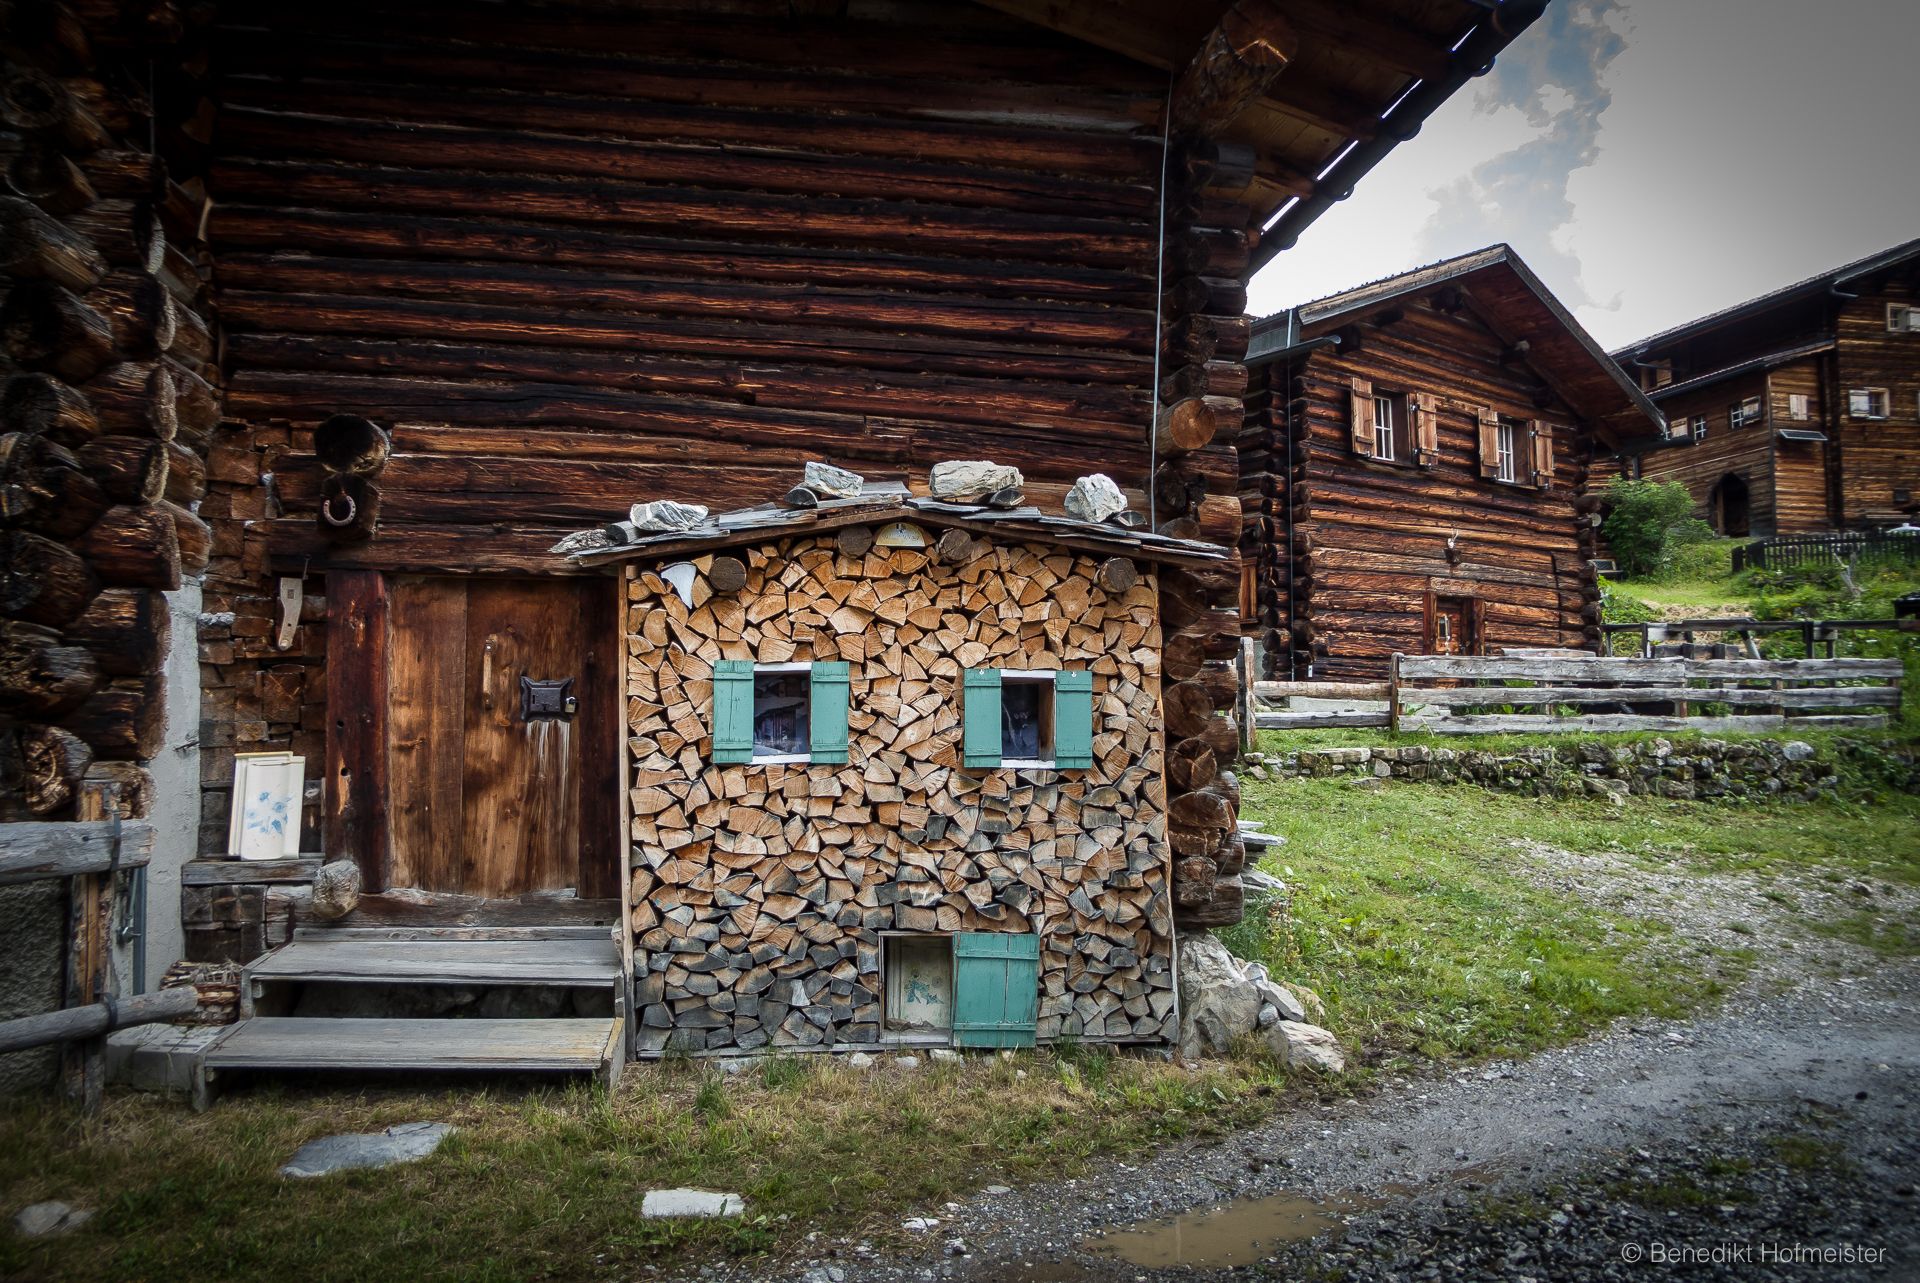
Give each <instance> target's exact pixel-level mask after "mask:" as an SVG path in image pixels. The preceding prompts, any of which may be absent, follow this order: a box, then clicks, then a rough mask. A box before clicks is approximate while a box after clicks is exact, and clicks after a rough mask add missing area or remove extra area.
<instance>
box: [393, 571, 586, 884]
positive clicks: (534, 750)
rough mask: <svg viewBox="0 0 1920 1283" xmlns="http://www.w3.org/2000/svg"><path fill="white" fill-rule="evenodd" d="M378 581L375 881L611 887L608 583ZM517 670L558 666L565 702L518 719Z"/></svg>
mask: <svg viewBox="0 0 1920 1283" xmlns="http://www.w3.org/2000/svg"><path fill="white" fill-rule="evenodd" d="M389 592H390V606H389V610H390V619H391V624H390V634H389V677H388V692H389V698H388V739H387V747H388V780H389V786H388V797H387V814H388V818H389V823H390V825H391V830H390V831H391V853H390V856H389V860H390V865H389V877H388V884H389V885H390V886H393V887H411V888H415V889H418V890H422V891H441V892H453V893H459V894H463V895H473V896H482V897H486V898H491V899H501V898H508V897H513V896H521V895H528V894H536V893H556V892H560V893H564V892H566V891H569V890H571V891H573V892H575V893H576V894H578V895H579V896H581V897H583V898H606V897H611V896H614V895H616V894H617V893H618V884H617V883H616V882H615V881H614V877H615V876H616V872H617V868H618V861H617V857H616V855H615V852H616V849H617V846H618V832H617V825H618V809H617V797H618V794H617V792H616V789H617V770H618V766H617V762H618V759H617V756H616V754H617V751H618V740H617V733H615V732H614V728H615V727H616V726H617V721H618V708H617V705H618V691H617V687H616V685H615V682H614V672H615V665H614V662H613V660H614V655H615V652H616V648H617V646H618V644H619V636H618V632H617V629H616V627H615V620H614V617H613V589H612V588H611V586H610V585H608V584H607V583H606V582H605V581H604V580H597V579H595V580H493V579H472V580H461V579H440V578H425V577H420V578H413V577H396V578H395V579H394V580H392V582H391V584H390V586H389ZM523 677H525V678H532V679H534V680H536V681H543V680H552V679H564V678H572V679H573V683H574V684H573V688H572V689H573V694H574V698H575V699H576V701H577V711H576V712H575V713H574V714H573V715H572V716H571V717H557V718H555V717H537V716H536V717H529V716H528V715H526V713H525V711H524V710H523V706H522V692H521V679H522V678H523Z"/></svg>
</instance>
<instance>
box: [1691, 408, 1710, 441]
mask: <svg viewBox="0 0 1920 1283" xmlns="http://www.w3.org/2000/svg"><path fill="white" fill-rule="evenodd" d="M1687 436H1688V438H1689V439H1691V440H1694V441H1705V440H1706V439H1707V416H1706V415H1704V414H1696V415H1694V416H1693V424H1692V426H1691V427H1690V428H1689V429H1688V430H1687Z"/></svg>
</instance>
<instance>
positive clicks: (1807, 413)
mask: <svg viewBox="0 0 1920 1283" xmlns="http://www.w3.org/2000/svg"><path fill="white" fill-rule="evenodd" d="M1787 417H1788V418H1789V419H1799V420H1806V419H1810V418H1812V417H1813V402H1812V399H1811V398H1810V397H1809V396H1808V395H1807V394H1806V393H1804V392H1795V393H1794V394H1793V395H1791V396H1789V397H1788V398H1787Z"/></svg>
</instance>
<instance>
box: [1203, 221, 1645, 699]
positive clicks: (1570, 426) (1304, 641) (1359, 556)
mask: <svg viewBox="0 0 1920 1283" xmlns="http://www.w3.org/2000/svg"><path fill="white" fill-rule="evenodd" d="M1248 362H1249V365H1250V366H1251V367H1252V372H1253V380H1252V385H1251V387H1250V389H1249V391H1248V396H1247V420H1246V427H1245V428H1244V430H1243V432H1242V434H1241V438H1240V449H1241V455H1240V457H1241V472H1242V483H1241V484H1242V489H1241V493H1242V497H1243V501H1244V503H1245V505H1246V514H1247V520H1246V525H1245V531H1244V534H1243V537H1242V543H1241V551H1242V555H1243V557H1244V558H1245V562H1246V568H1245V570H1244V572H1243V573H1244V574H1245V576H1246V578H1245V584H1246V587H1245V589H1244V592H1243V596H1242V603H1241V610H1242V613H1243V616H1244V617H1245V619H1246V621H1247V623H1248V625H1249V627H1250V628H1251V629H1254V630H1257V631H1256V634H1255V635H1256V636H1258V637H1259V638H1260V640H1261V643H1262V646H1263V649H1264V653H1265V660H1264V668H1265V671H1266V673H1267V675H1269V676H1271V677H1277V678H1281V679H1292V678H1301V679H1304V678H1307V677H1309V676H1311V677H1316V678H1331V679H1339V678H1348V677H1364V678H1375V679H1377V678H1380V677H1384V676H1385V675H1386V671H1387V664H1388V659H1389V658H1390V657H1391V656H1392V655H1393V654H1394V653H1395V652H1400V653H1403V654H1469V655H1470V654H1484V653H1493V651H1494V650H1495V648H1498V647H1502V646H1582V645H1590V644H1593V643H1596V642H1597V641H1598V639H1599V630H1598V625H1599V622H1600V617H1599V601H1598V596H1597V588H1596V584H1595V580H1594V574H1593V570H1592V567H1591V566H1590V565H1589V564H1588V563H1589V559H1590V558H1591V557H1592V556H1593V552H1594V531H1593V525H1592V521H1591V520H1590V517H1589V515H1588V514H1590V513H1591V511H1592V508H1591V506H1590V505H1587V504H1584V503H1581V502H1580V501H1579V496H1580V495H1581V494H1582V493H1583V491H1584V489H1585V486H1586V480H1587V471H1588V466H1589V462H1590V460H1591V458H1592V456H1593V453H1594V450H1595V448H1596V443H1598V446H1599V448H1600V449H1601V450H1603V451H1608V452H1611V451H1614V450H1618V449H1621V448H1623V447H1625V446H1626V445H1627V444H1628V443H1631V442H1636V441H1641V442H1644V441H1645V440H1647V439H1649V438H1656V437H1657V435H1658V431H1659V429H1658V424H1659V412H1658V411H1657V410H1655V409H1654V408H1653V406H1652V405H1651V404H1650V403H1649V402H1648V400H1647V398H1646V397H1645V395H1643V394H1642V393H1641V392H1640V390H1639V389H1638V388H1636V387H1635V386H1634V385H1633V382H1632V381H1631V380H1630V379H1628V378H1627V377H1626V375H1625V374H1623V373H1622V372H1621V370H1620V368H1619V367H1618V366H1616V365H1615V364H1614V363H1613V361H1612V360H1611V359H1609V358H1608V356H1607V355H1606V353H1605V352H1603V351H1601V350H1600V348H1599V347H1598V346H1597V345H1596V344H1595V343H1594V341H1593V340H1592V338H1590V337H1589V336H1588V335H1587V333H1586V331H1585V330H1583V329H1582V328H1581V327H1580V325H1579V323H1578V322H1576V321H1575V320H1574V319H1573V317H1572V316H1571V315H1569V314H1568V313H1567V311H1566V310H1565V309H1564V308H1563V307H1561V306H1560V304H1559V302H1558V301H1557V300H1556V299H1554V297H1553V296H1552V295H1551V294H1550V293H1548V292H1547V289H1546V287H1545V286H1544V285H1542V284H1541V283H1540V280H1539V279H1538V278H1537V277H1535V276H1534V274H1533V273H1532V272H1531V271H1529V270H1528V269H1527V267H1526V265H1525V264H1524V263H1522V262H1521V261H1520V259H1519V257H1518V256H1517V255H1515V254H1514V252H1513V251H1512V250H1511V249H1509V248H1508V247H1507V246H1504V245H1496V246H1493V247H1492V248H1490V249H1485V250H1481V251H1479V252H1477V253H1473V254H1468V255H1464V256H1462V257H1460V258H1456V259H1450V260H1448V261H1446V262H1443V263H1438V264H1435V265H1433V266H1431V267H1425V268H1421V269H1419V270H1417V271H1413V272H1409V273H1406V274H1405V275H1402V276H1396V277H1393V278H1391V279H1388V280H1384V281H1378V282H1375V283H1373V284H1371V285H1364V286H1361V287H1359V288H1357V289H1353V290H1348V291H1346V292H1345V293H1342V294H1335V295H1332V296H1331V297H1328V298H1324V299H1321V300H1319V301H1317V302H1313V303H1308V304H1305V305H1303V306H1301V307H1297V308H1295V309H1293V310H1291V311H1289V312H1283V313H1280V314H1279V315H1276V316H1271V317H1268V318H1267V319H1265V320H1263V321H1261V322H1260V323H1259V324H1258V325H1256V326H1255V329H1254V342H1253V348H1252V350H1251V351H1250V353H1249V356H1248Z"/></svg>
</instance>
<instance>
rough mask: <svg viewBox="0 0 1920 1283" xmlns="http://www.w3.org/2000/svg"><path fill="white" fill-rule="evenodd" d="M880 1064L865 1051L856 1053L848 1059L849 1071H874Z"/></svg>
mask: <svg viewBox="0 0 1920 1283" xmlns="http://www.w3.org/2000/svg"><path fill="white" fill-rule="evenodd" d="M879 1063H880V1062H879V1061H878V1060H876V1059H874V1058H873V1057H872V1056H869V1055H868V1054H867V1053H866V1052H864V1051H856V1052H854V1053H853V1054H852V1055H851V1056H848V1057H847V1068H848V1069H872V1068H873V1067H874V1066H875V1065H877V1064H879Z"/></svg>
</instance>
